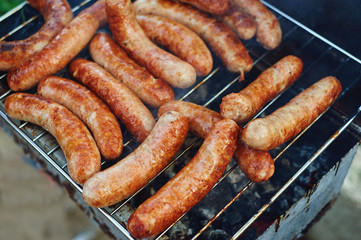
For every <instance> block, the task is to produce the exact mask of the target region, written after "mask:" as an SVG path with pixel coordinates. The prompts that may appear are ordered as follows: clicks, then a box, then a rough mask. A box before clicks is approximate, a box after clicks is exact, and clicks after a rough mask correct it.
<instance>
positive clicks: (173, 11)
mask: <svg viewBox="0 0 361 240" xmlns="http://www.w3.org/2000/svg"><path fill="white" fill-rule="evenodd" d="M133 5H134V7H135V10H136V12H137V14H154V15H158V16H162V17H165V18H168V19H171V20H174V21H177V22H179V23H181V24H183V25H185V26H187V27H188V28H190V29H192V30H193V31H194V32H195V33H197V34H198V35H199V36H200V37H201V38H203V39H204V41H205V42H206V43H208V44H209V45H210V46H211V48H212V49H213V50H214V52H215V53H216V55H217V56H219V57H220V58H221V60H222V62H223V64H224V65H225V66H226V68H227V69H228V70H229V71H231V72H239V73H240V74H241V78H240V79H243V73H244V72H248V71H249V70H251V68H252V64H253V61H252V59H251V57H250V56H249V54H248V52H247V50H246V48H245V47H244V46H243V44H242V43H241V41H240V40H239V38H238V37H237V35H236V34H235V33H233V32H232V30H231V29H229V28H228V27H227V26H226V25H225V24H223V23H222V22H220V21H218V20H217V19H215V18H213V17H211V16H210V15H208V14H206V13H203V12H200V11H198V10H197V9H195V8H193V7H191V6H189V5H184V4H181V3H176V2H172V1H167V0H137V1H135V2H134V4H133Z"/></svg>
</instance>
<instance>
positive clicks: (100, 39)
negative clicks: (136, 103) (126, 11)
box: [89, 33, 174, 107]
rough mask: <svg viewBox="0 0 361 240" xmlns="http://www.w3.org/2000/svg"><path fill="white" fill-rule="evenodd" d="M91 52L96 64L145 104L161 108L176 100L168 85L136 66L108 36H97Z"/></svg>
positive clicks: (91, 42)
mask: <svg viewBox="0 0 361 240" xmlns="http://www.w3.org/2000/svg"><path fill="white" fill-rule="evenodd" d="M89 51H90V55H91V56H92V58H93V60H94V61H95V62H96V63H98V64H99V65H100V66H102V67H103V68H105V69H106V70H108V71H109V72H110V73H111V74H112V75H113V76H114V77H115V78H116V79H118V80H120V81H121V82H122V83H123V84H125V85H126V86H127V87H129V88H130V89H131V90H132V91H133V92H134V93H135V94H136V95H137V96H138V97H139V98H140V99H141V100H142V101H143V102H144V103H145V104H147V105H149V106H151V107H160V106H161V105H162V104H164V103H166V102H168V101H170V100H172V99H174V92H173V89H172V88H171V87H170V86H169V85H168V84H167V83H165V82H164V81H162V80H160V79H155V78H154V77H153V76H152V75H151V74H150V73H149V72H148V71H147V70H146V69H145V68H143V67H141V66H139V65H138V64H136V63H135V62H134V61H133V60H132V59H130V58H129V57H128V55H127V54H126V53H125V52H124V50H122V49H121V47H119V46H118V45H117V44H116V43H115V42H114V40H113V39H112V38H111V37H110V36H109V35H108V34H106V33H98V34H96V35H95V36H94V37H93V39H92V40H91V41H90V45H89Z"/></svg>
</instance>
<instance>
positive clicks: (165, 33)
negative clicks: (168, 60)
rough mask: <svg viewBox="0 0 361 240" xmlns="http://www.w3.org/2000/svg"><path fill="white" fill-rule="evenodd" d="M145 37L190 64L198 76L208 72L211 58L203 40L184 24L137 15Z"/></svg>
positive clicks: (211, 61) (211, 65)
mask: <svg viewBox="0 0 361 240" xmlns="http://www.w3.org/2000/svg"><path fill="white" fill-rule="evenodd" d="M137 20H138V23H139V24H140V26H141V27H142V29H143V31H144V32H145V34H146V35H147V37H148V38H149V39H150V40H152V41H153V42H154V43H156V44H159V45H161V46H163V47H165V48H166V49H168V50H169V51H170V52H172V53H173V54H174V55H176V56H178V57H179V58H180V59H182V60H184V61H186V62H188V63H189V64H191V65H192V66H193V67H194V68H195V70H196V72H197V75H199V76H205V75H207V74H209V73H210V72H211V70H212V67H213V58H212V54H211V53H210V51H209V49H208V47H207V45H206V44H205V43H204V42H203V40H202V39H201V38H200V37H199V36H198V35H197V34H195V32H193V31H192V30H190V29H189V28H187V27H186V26H184V25H182V24H180V23H178V22H175V21H172V20H170V19H166V18H163V17H159V16H154V15H137Z"/></svg>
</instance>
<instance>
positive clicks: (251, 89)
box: [220, 55, 303, 124]
mask: <svg viewBox="0 0 361 240" xmlns="http://www.w3.org/2000/svg"><path fill="white" fill-rule="evenodd" d="M302 69H303V63H302V60H301V59H299V58H297V57H295V56H292V55H289V56H286V57H284V58H282V59H281V60H279V61H278V62H277V63H275V64H274V65H273V66H271V67H270V68H268V69H266V70H265V71H263V72H262V73H261V74H260V75H259V76H258V77H257V79H256V80H254V81H253V82H251V83H250V84H249V85H248V86H247V87H246V88H244V89H243V90H241V91H240V92H238V93H231V94H228V95H226V96H225V97H223V99H222V103H221V105H220V109H221V111H220V112H221V114H222V116H223V117H225V118H230V119H232V120H233V121H235V122H237V123H238V124H240V123H243V122H245V121H247V120H249V119H250V118H252V117H253V116H254V115H255V114H256V113H257V112H259V111H260V110H261V108H262V107H263V106H264V105H265V104H266V103H267V102H269V101H270V100H272V99H273V98H274V97H276V96H277V95H278V94H279V93H280V92H282V91H283V90H285V89H286V88H288V87H289V86H290V85H291V84H292V83H294V82H295V81H296V80H297V79H298V77H299V76H300V75H301V72H302Z"/></svg>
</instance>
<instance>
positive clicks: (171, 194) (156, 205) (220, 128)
mask: <svg viewBox="0 0 361 240" xmlns="http://www.w3.org/2000/svg"><path fill="white" fill-rule="evenodd" d="M237 134H238V126H237V124H236V123H235V122H234V121H232V120H230V119H224V120H221V121H219V122H217V123H216V124H215V126H214V127H213V128H212V130H211V131H210V132H209V134H208V136H207V137H206V139H205V140H204V142H203V144H202V146H201V147H200V149H199V150H198V152H197V154H196V155H195V156H194V157H193V159H192V160H191V161H190V162H189V163H188V164H187V165H186V166H185V167H183V168H182V170H181V171H179V172H178V173H177V175H176V176H174V177H173V178H172V179H171V180H170V181H168V182H167V183H166V184H165V185H164V186H163V187H162V188H161V189H160V190H159V191H158V192H157V193H155V194H154V195H153V196H151V197H150V198H149V199H147V200H146V201H145V202H144V203H142V204H141V205H140V206H139V207H138V208H137V209H136V210H135V212H134V213H133V214H132V215H131V216H130V218H129V220H128V225H127V226H128V230H129V232H130V233H131V234H132V235H133V236H134V237H136V238H144V237H150V236H154V235H156V234H158V233H160V232H162V231H164V230H165V229H166V228H167V227H169V226H170V225H171V224H172V223H173V222H174V221H176V220H177V219H178V218H179V217H181V216H182V215H183V214H184V213H186V212H187V211H188V210H189V209H191V208H192V207H193V206H194V205H195V204H196V203H198V202H199V201H200V200H201V199H202V198H203V197H204V196H205V195H206V194H207V193H208V192H209V191H210V190H211V189H212V187H213V186H214V185H215V184H216V182H217V181H218V179H219V178H220V177H221V176H222V174H223V173H224V171H225V169H226V167H227V165H228V163H229V162H230V160H231V159H232V156H233V153H234V151H235V149H236V142H237Z"/></svg>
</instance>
